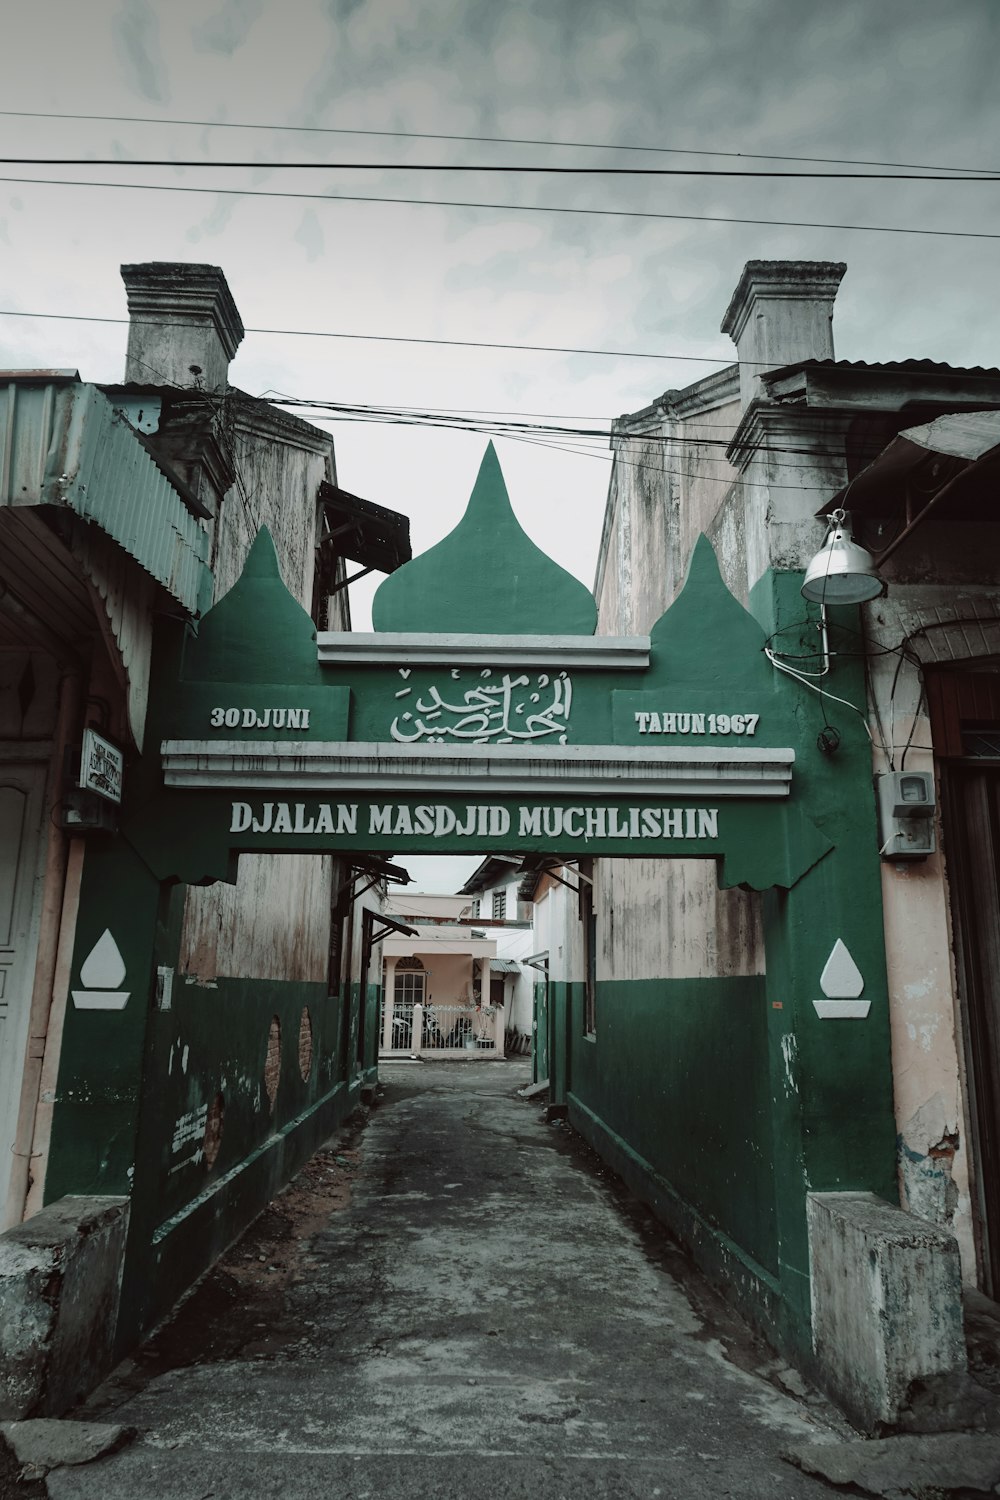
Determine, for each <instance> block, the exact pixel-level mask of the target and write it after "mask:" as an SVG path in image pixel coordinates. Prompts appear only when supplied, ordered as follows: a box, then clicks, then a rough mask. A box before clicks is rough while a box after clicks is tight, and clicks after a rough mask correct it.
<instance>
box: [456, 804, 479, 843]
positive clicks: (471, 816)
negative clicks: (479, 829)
mask: <svg viewBox="0 0 1000 1500" xmlns="http://www.w3.org/2000/svg"><path fill="white" fill-rule="evenodd" d="M476 812H477V809H476V808H474V807H469V806H468V805H467V806H466V809H465V822H464V823H457V824H456V825H455V832H456V833H458V834H461V836H462V838H466V839H467V838H468V837H469V835H470V834H473V833H475V831H476Z"/></svg>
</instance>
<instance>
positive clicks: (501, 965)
mask: <svg viewBox="0 0 1000 1500" xmlns="http://www.w3.org/2000/svg"><path fill="white" fill-rule="evenodd" d="M520 972H521V965H520V964H519V963H515V962H514V960H513V959H512V958H491V959H490V973H491V974H520Z"/></svg>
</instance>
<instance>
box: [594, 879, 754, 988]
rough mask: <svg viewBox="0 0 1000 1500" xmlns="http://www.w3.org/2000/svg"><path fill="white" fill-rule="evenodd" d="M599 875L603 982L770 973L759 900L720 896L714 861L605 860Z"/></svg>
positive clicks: (727, 893) (743, 895)
mask: <svg viewBox="0 0 1000 1500" xmlns="http://www.w3.org/2000/svg"><path fill="white" fill-rule="evenodd" d="M598 869H599V872H600V891H601V898H602V899H601V902H600V905H599V906H598V923H597V936H598V950H597V966H598V967H597V977H598V979H612V978H613V979H706V978H712V977H715V976H719V977H731V976H734V975H737V974H763V973H764V937H763V932H762V929H761V922H760V897H759V895H757V894H755V893H754V892H748V891H740V890H731V891H720V890H719V889H718V888H717V886H716V877H715V865H714V864H713V863H712V862H711V860H704V859H672V860H655V859H614V860H601V861H600V864H599V866H598Z"/></svg>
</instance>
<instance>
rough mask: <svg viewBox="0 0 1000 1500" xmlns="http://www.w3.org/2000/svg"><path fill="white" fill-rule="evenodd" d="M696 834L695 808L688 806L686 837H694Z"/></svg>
mask: <svg viewBox="0 0 1000 1500" xmlns="http://www.w3.org/2000/svg"><path fill="white" fill-rule="evenodd" d="M694 836H695V835H694V808H693V807H687V808H685V809H684V837H685V838H686V839H693V838H694Z"/></svg>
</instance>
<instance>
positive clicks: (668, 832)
mask: <svg viewBox="0 0 1000 1500" xmlns="http://www.w3.org/2000/svg"><path fill="white" fill-rule="evenodd" d="M663 837H664V838H665V839H681V838H683V837H684V814H683V812H682V811H681V809H680V808H679V807H665V808H664V809H663Z"/></svg>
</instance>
